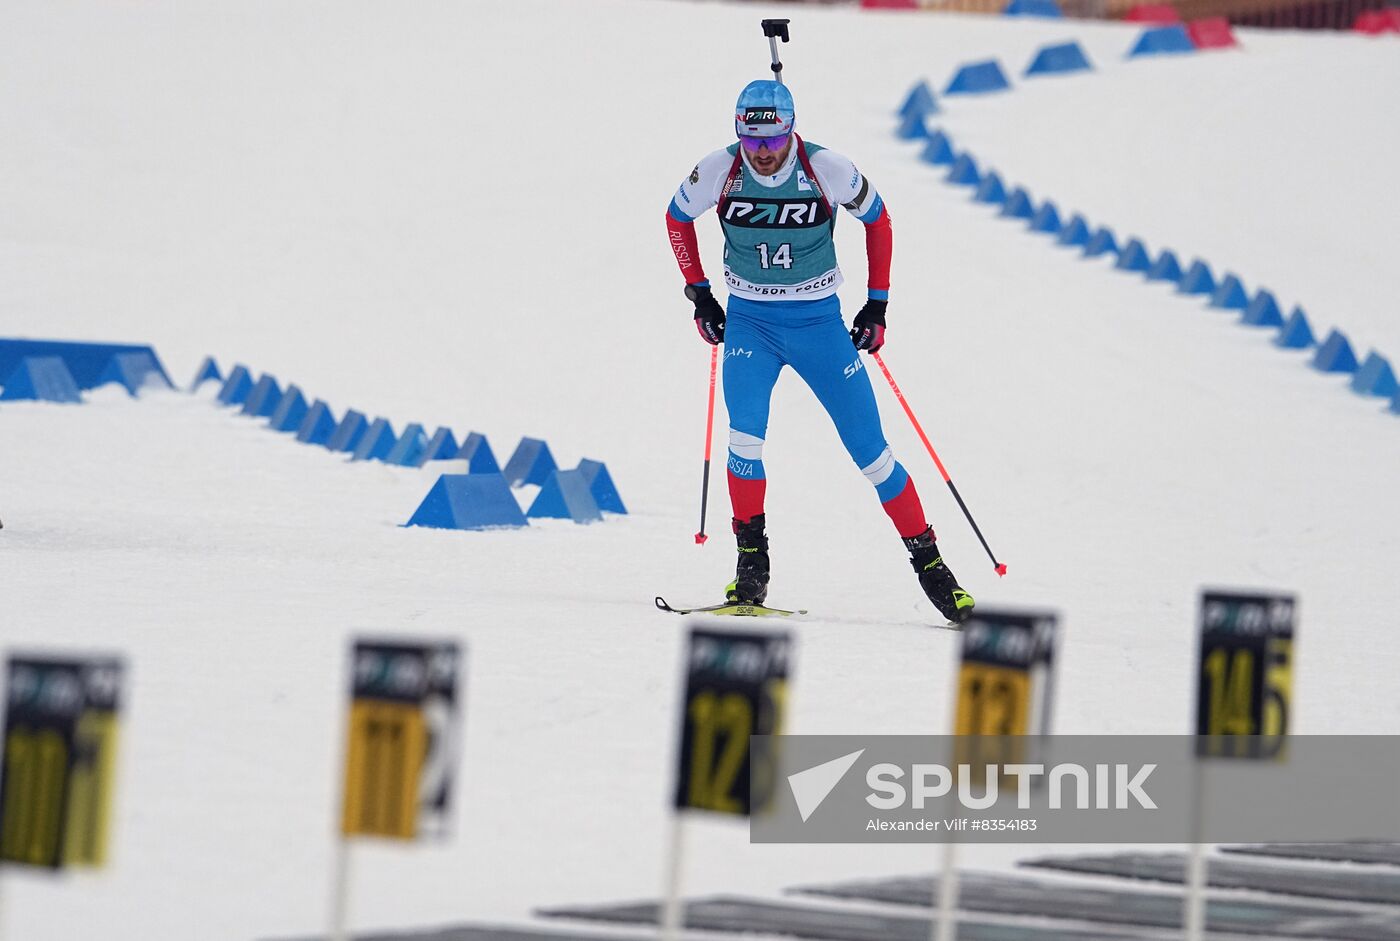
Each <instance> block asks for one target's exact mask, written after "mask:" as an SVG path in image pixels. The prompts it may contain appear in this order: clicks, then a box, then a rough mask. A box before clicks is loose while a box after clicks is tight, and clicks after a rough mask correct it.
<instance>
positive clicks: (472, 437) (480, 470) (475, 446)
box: [456, 431, 501, 474]
mask: <svg viewBox="0 0 1400 941" xmlns="http://www.w3.org/2000/svg"><path fill="white" fill-rule="evenodd" d="M456 457H457V460H459V461H466V462H467V473H469V474H499V473H500V472H501V468H500V467H499V466H498V465H497V464H496V455H495V454H494V453H492V451H491V443H490V442H489V441H487V440H486V436H485V435H483V434H478V433H477V432H475V431H473V432H471V433H470V434H468V435H467V436H466V437H465V438H463V439H462V446H461V447H460V448H458V449H457V454H456Z"/></svg>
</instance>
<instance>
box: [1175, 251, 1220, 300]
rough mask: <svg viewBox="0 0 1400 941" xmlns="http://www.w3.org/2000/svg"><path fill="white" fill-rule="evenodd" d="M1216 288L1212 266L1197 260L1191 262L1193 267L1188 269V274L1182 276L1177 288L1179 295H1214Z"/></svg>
mask: <svg viewBox="0 0 1400 941" xmlns="http://www.w3.org/2000/svg"><path fill="white" fill-rule="evenodd" d="M1215 287H1216V285H1215V275H1213V274H1211V271H1210V265H1208V264H1206V263H1205V262H1203V261H1201V260H1200V259H1199V258H1197V259H1196V260H1195V261H1193V262H1191V267H1190V268H1188V269H1186V274H1184V275H1182V276H1181V281H1180V282H1178V283H1177V286H1176V292H1177V293H1178V294H1214V293H1215Z"/></svg>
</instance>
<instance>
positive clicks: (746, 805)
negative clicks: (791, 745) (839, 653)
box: [675, 628, 793, 817]
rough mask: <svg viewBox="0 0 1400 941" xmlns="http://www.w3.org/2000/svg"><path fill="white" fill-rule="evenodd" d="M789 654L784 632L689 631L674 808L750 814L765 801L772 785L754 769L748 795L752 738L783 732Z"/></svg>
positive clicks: (767, 777)
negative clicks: (752, 786)
mask: <svg viewBox="0 0 1400 941" xmlns="http://www.w3.org/2000/svg"><path fill="white" fill-rule="evenodd" d="M792 649H793V647H792V638H791V636H790V635H789V634H787V633H786V632H777V633H759V632H739V631H733V632H729V631H717V630H708V629H703V628H694V629H692V630H691V632H690V645H689V648H688V652H687V657H686V683H685V698H684V700H683V701H682V703H681V735H680V738H681V747H680V767H679V770H678V772H677V776H676V803H675V806H676V809H677V810H707V811H710V812H712V813H720V814H732V815H735V816H740V817H747V816H749V815H750V814H751V813H752V812H753V811H755V810H759V809H761V808H762V806H763V805H764V804H765V803H766V802H767V797H768V795H769V794H770V793H771V789H772V783H773V782H772V780H771V775H767V776H765V775H764V774H763V773H762V769H758V768H756V769H755V773H754V775H753V777H754V780H755V782H756V783H755V785H754V788H753V791H754V793H755V794H757V795H758V799H757V800H754V799H752V798H751V794H750V785H749V778H750V761H749V751H750V750H749V736H751V735H780V734H782V730H783V729H782V727H783V709H784V706H785V703H786V701H787V681H788V669H789V665H790V660H791V657H792ZM758 782H763V783H761V784H760V783H758Z"/></svg>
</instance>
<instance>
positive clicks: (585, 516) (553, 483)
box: [525, 468, 603, 523]
mask: <svg viewBox="0 0 1400 941" xmlns="http://www.w3.org/2000/svg"><path fill="white" fill-rule="evenodd" d="M525 515H526V516H528V517H529V518H531V519H541V518H544V519H566V520H573V521H574V522H575V523H592V522H596V521H597V520H601V519H602V518H603V514H602V513H601V512H599V510H598V501H597V500H594V499H593V492H592V491H591V490H589V489H588V480H587V478H585V477H584V476H583V473H582V472H581V471H578V470H559V469H558V468H555V469H554V470H552V471H550V472H549V478H548V479H547V480H545V482H544V486H543V487H541V488H540V492H539V495H538V496H536V497H535V502H534V503H531V504H530V509H528V510H526V511H525Z"/></svg>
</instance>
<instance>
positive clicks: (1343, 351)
mask: <svg viewBox="0 0 1400 941" xmlns="http://www.w3.org/2000/svg"><path fill="white" fill-rule="evenodd" d="M1356 365H1357V364H1356V354H1355V353H1353V352H1352V351H1351V341H1350V340H1348V339H1347V337H1346V334H1345V333H1342V331H1340V330H1333V331H1332V332H1331V333H1329V334H1327V339H1325V340H1323V341H1322V345H1321V346H1319V347H1318V348H1317V353H1315V354H1314V355H1313V361H1312V366H1313V369H1316V370H1319V371H1321V372H1356Z"/></svg>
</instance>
